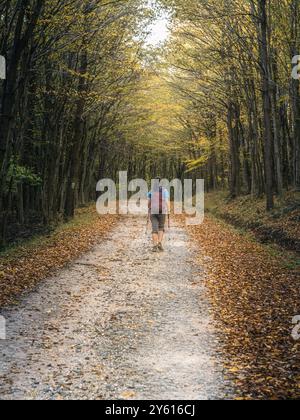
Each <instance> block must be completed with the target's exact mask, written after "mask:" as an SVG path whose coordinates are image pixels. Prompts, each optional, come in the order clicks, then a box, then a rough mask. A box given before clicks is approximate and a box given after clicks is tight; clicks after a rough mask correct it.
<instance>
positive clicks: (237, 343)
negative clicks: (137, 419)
mask: <svg viewBox="0 0 300 420" xmlns="http://www.w3.org/2000/svg"><path fill="white" fill-rule="evenodd" d="M108 233H109V234H108ZM150 245H151V244H150V241H149V237H148V236H146V235H145V219H144V218H139V217H136V218H126V219H121V220H118V219H117V218H115V217H111V216H110V217H104V218H98V217H96V216H95V215H94V213H93V212H92V211H91V210H82V211H81V212H79V215H78V216H77V218H76V219H75V221H74V222H72V223H71V224H69V225H68V226H66V227H63V228H61V229H59V230H58V231H57V232H56V233H55V234H54V235H52V236H51V237H49V238H47V239H46V240H45V239H37V240H35V241H33V242H32V243H30V244H29V245H27V246H24V247H23V248H22V247H21V248H18V249H17V250H11V251H9V252H8V253H7V254H6V255H5V256H2V262H1V268H0V272H1V276H2V277H1V276H0V283H1V293H0V299H1V300H0V302H1V306H2V307H3V309H2V310H1V315H2V316H4V317H5V318H6V321H7V340H5V341H0V355H1V365H0V369H1V370H0V399H9V398H14V399H15V398H17V399H19V398H26V399H73V398H79V399H85V398H86V399H87V398H98V399H103V398H108V399H119V398H121V399H213V398H216V399H231V398H235V399H240V398H241V399H253V398H260V399H261V398H297V397H300V387H299V383H300V371H299V367H300V341H294V340H293V338H292V330H293V324H292V319H293V317H294V316H295V315H299V314H300V301H299V296H300V294H299V266H298V264H297V260H296V258H297V257H296V256H295V254H291V253H287V252H285V251H282V250H281V249H279V248H278V247H269V246H265V245H262V244H259V243H257V242H256V241H255V239H254V237H253V236H249V235H248V234H245V233H243V232H240V231H237V230H236V229H234V228H232V227H229V226H228V225H226V224H225V223H223V222H219V221H217V220H216V219H214V218H213V217H212V216H208V217H206V220H205V223H204V224H203V225H201V226H195V227H189V228H188V229H186V228H185V227H184V225H183V223H182V220H180V219H178V220H176V222H174V226H173V227H172V229H171V231H170V232H169V233H168V235H167V240H166V251H165V253H162V254H152V253H151V252H150V249H151V248H150ZM67 262H68V265H67V266H66V265H65V264H66V263H67ZM63 265H65V266H64V267H63V268H59V267H62V266H63ZM55 268H56V269H57V268H59V269H58V270H57V271H56V272H53V269H55ZM50 273H52V274H50ZM44 277H47V278H46V280H43V281H40V280H42V279H43V278H44ZM24 291H27V293H26V294H24V293H23V294H22V295H21V296H20V293H21V292H24ZM7 305H9V306H7Z"/></svg>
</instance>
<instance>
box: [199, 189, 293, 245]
mask: <svg viewBox="0 0 300 420" xmlns="http://www.w3.org/2000/svg"><path fill="white" fill-rule="evenodd" d="M228 196H229V193H228V192H226V191H220V192H212V193H209V194H206V199H205V204H206V210H207V211H208V212H209V213H211V214H213V215H215V216H216V217H217V218H219V219H222V220H224V221H226V222H227V223H229V224H231V225H233V226H235V227H237V228H242V229H245V230H248V231H249V232H251V233H252V234H253V235H254V236H255V238H256V239H257V240H259V241H260V242H262V243H271V244H274V243H276V244H278V245H280V246H281V247H283V248H285V249H286V250H288V251H296V252H298V253H299V252H300V192H296V191H286V192H285V193H284V194H283V196H282V197H275V208H274V210H273V211H271V212H269V213H268V212H266V200H265V198H264V197H262V198H256V199H254V198H253V197H252V196H249V195H246V196H241V197H239V198H236V199H235V200H230V199H228Z"/></svg>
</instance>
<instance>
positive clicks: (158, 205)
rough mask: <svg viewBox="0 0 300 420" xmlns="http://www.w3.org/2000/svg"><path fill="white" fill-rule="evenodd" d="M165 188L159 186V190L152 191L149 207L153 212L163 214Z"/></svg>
mask: <svg viewBox="0 0 300 420" xmlns="http://www.w3.org/2000/svg"><path fill="white" fill-rule="evenodd" d="M164 201H165V200H164V192H163V188H162V187H159V191H155V192H151V198H150V204H149V209H150V210H151V213H152V214H162V213H163V212H164V209H165V203H164Z"/></svg>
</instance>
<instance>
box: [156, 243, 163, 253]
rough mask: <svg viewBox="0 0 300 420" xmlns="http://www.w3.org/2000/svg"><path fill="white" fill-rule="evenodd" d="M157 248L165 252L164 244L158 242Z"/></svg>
mask: <svg viewBox="0 0 300 420" xmlns="http://www.w3.org/2000/svg"><path fill="white" fill-rule="evenodd" d="M157 248H158V251H159V252H164V247H163V245H162V244H158V246H157Z"/></svg>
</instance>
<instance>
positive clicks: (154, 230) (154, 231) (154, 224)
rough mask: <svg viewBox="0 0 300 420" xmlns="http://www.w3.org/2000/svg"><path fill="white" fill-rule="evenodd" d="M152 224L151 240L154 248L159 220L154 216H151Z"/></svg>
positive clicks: (156, 242)
mask: <svg viewBox="0 0 300 420" xmlns="http://www.w3.org/2000/svg"><path fill="white" fill-rule="evenodd" d="M151 223H152V240H153V244H154V246H156V245H158V236H159V235H158V230H159V220H158V218H157V216H156V215H155V214H153V215H152V216H151Z"/></svg>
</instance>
